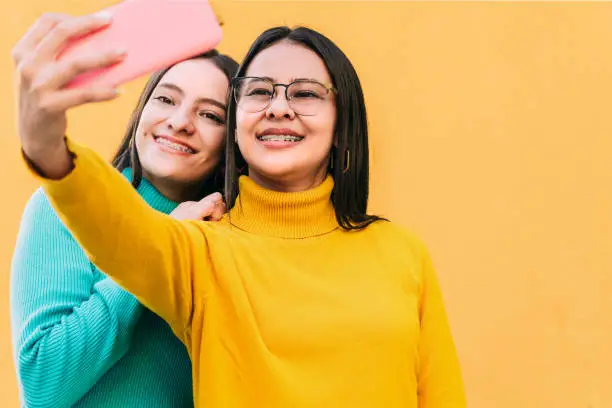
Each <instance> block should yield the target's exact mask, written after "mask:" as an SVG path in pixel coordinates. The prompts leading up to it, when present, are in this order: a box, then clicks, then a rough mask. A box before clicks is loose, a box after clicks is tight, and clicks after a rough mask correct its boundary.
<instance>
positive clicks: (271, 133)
mask: <svg viewBox="0 0 612 408" xmlns="http://www.w3.org/2000/svg"><path fill="white" fill-rule="evenodd" d="M256 137H257V140H259V141H260V142H262V143H263V144H264V145H266V146H270V147H285V146H291V145H294V144H295V143H297V142H300V141H302V140H303V139H304V136H302V135H300V134H299V133H297V132H295V131H293V130H291V129H276V128H270V129H266V130H264V131H263V132H261V133H259V134H257V136H256Z"/></svg>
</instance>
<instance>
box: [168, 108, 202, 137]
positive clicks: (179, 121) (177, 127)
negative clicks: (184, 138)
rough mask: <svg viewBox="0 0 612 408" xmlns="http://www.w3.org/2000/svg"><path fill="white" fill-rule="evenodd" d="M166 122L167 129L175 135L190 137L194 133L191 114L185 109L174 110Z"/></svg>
mask: <svg viewBox="0 0 612 408" xmlns="http://www.w3.org/2000/svg"><path fill="white" fill-rule="evenodd" d="M167 122H168V127H169V128H170V129H172V130H173V131H174V132H176V133H186V134H188V135H191V134H193V133H194V132H195V126H194V125H193V120H192V117H191V112H189V111H188V110H187V109H175V110H174V112H172V115H170V117H169V118H168V119H167Z"/></svg>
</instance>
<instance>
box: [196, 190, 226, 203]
mask: <svg viewBox="0 0 612 408" xmlns="http://www.w3.org/2000/svg"><path fill="white" fill-rule="evenodd" d="M222 201H223V196H222V195H221V193H219V192H216V193H212V194H209V195H207V196H206V197H204V198H203V199H201V200H200V203H204V202H211V203H213V204H214V203H219V202H222Z"/></svg>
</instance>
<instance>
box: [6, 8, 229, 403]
mask: <svg viewBox="0 0 612 408" xmlns="http://www.w3.org/2000/svg"><path fill="white" fill-rule="evenodd" d="M52 18H54V17H49V18H48V21H47V23H48V24H53V23H56V22H54V21H52V20H51V19H52ZM237 68H238V64H237V63H236V62H235V61H234V60H233V59H231V58H230V57H228V56H225V55H222V54H219V53H217V52H216V51H212V52H209V53H206V54H204V55H201V56H198V57H196V58H194V59H191V60H187V61H183V62H180V63H178V64H176V65H174V66H173V67H170V68H168V69H165V70H162V71H160V72H157V73H155V74H154V75H152V76H151V78H150V80H149V82H148V83H147V85H146V86H145V89H144V91H143V93H142V95H141V97H140V100H139V102H138V105H137V107H136V109H135V110H134V112H133V114H132V117H131V119H130V122H129V126H128V129H127V132H126V135H125V137H124V139H123V141H122V143H121V145H120V148H119V149H118V151H117V154H116V155H115V158H114V160H113V165H114V166H115V167H116V168H117V169H118V170H120V171H122V173H123V175H124V176H125V177H126V178H127V180H128V181H130V182H131V184H132V185H133V187H134V188H136V189H137V191H138V193H139V194H140V195H141V196H142V197H143V198H144V200H145V201H146V202H147V203H148V204H149V205H150V206H151V207H153V208H155V209H156V210H158V211H161V212H163V213H171V212H172V214H171V215H173V216H174V217H175V218H198V216H199V215H198V212H199V211H204V213H207V214H208V213H209V212H210V208H207V207H209V206H210V205H216V206H217V207H216V210H215V212H214V214H213V219H214V218H218V217H220V216H221V215H222V213H223V212H225V211H224V208H223V205H218V204H214V203H216V202H217V201H215V200H212V201H210V200H208V201H206V200H202V201H201V202H199V203H198V202H197V201H196V200H200V199H202V197H206V196H208V195H209V194H211V193H213V192H216V191H220V190H221V189H222V185H223V180H224V179H223V177H224V176H223V173H224V165H223V164H222V161H223V158H222V155H223V150H224V149H223V144H224V137H225V115H226V112H225V104H226V100H227V94H228V89H229V83H230V79H231V77H232V76H233V75H234V74H235V72H236V70H237ZM203 179H204V180H206V182H205V183H202V180H203ZM215 196H216V195H215ZM213 197H214V196H213ZM179 202H183V204H182V205H181V206H180V208H177V203H179ZM100 233H101V234H104V231H103V230H102V231H100ZM125 251H127V252H129V251H130V248H129V247H126V248H125ZM135 273H138V272H137V271H135ZM11 320H12V322H11V323H12V333H13V344H14V357H15V364H16V368H17V376H18V380H19V384H20V397H21V401H22V406H25V407H28V408H38V407H53V408H61V407H104V408H132V407H134V408H135V407H147V408H155V407H160V408H162V407H164V408H165V407H186V406H193V393H192V379H191V363H190V359H189V356H188V353H187V351H186V349H185V346H184V345H183V344H182V343H181V342H180V341H179V340H178V339H177V338H176V337H175V336H174V334H173V333H172V331H171V329H170V327H169V326H168V325H167V323H165V322H164V321H163V320H162V319H160V318H159V317H158V316H157V315H155V314H154V313H153V312H151V311H149V310H148V309H146V308H145V307H144V306H142V305H141V304H140V303H139V302H138V300H136V298H135V297H134V296H132V295H131V294H130V293H128V292H126V291H124V290H123V289H122V288H120V287H119V286H118V285H117V284H116V283H115V282H113V281H112V280H111V279H110V278H108V277H106V276H105V274H104V271H100V270H98V269H97V268H96V267H95V266H94V265H93V263H91V262H90V260H89V259H88V257H87V255H86V253H85V252H84V251H83V249H82V248H81V247H80V246H79V245H78V243H77V242H76V241H75V239H74V238H73V237H72V235H71V234H70V232H69V231H68V230H67V229H66V227H65V226H64V225H63V224H62V222H61V221H60V219H59V218H58V216H57V214H56V213H55V211H54V210H53V208H52V207H51V205H50V203H49V201H48V199H47V197H46V196H45V193H44V192H43V191H42V189H39V190H37V191H36V192H35V193H34V194H33V196H32V197H31V198H30V200H29V202H28V204H27V206H26V209H25V212H24V214H23V219H22V222H21V227H20V230H19V235H18V240H17V246H16V249H15V253H14V258H13V262H12V270H11Z"/></svg>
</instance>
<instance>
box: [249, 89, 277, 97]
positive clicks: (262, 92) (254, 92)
mask: <svg viewBox="0 0 612 408" xmlns="http://www.w3.org/2000/svg"><path fill="white" fill-rule="evenodd" d="M246 95H247V96H254V95H266V96H267V95H272V92H270V90H269V89H265V88H255V89H249V90H248V91H247V93H246Z"/></svg>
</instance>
